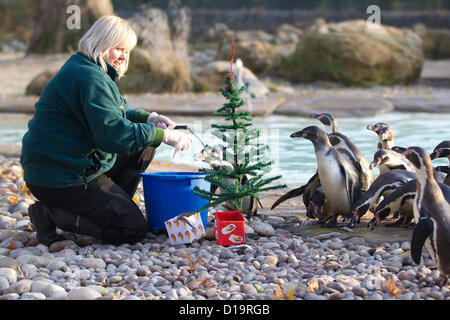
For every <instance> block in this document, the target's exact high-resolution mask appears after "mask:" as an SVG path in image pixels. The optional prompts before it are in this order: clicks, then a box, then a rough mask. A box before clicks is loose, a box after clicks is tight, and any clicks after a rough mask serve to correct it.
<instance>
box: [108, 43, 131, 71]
mask: <svg viewBox="0 0 450 320" xmlns="http://www.w3.org/2000/svg"><path fill="white" fill-rule="evenodd" d="M127 57H128V51H127V50H126V49H125V48H112V49H110V50H109V52H108V54H107V55H106V57H105V59H106V61H108V62H109V63H110V64H111V65H112V66H113V67H114V68H115V69H116V70H119V67H120V66H121V65H122V64H123V63H124V62H125V61H126V60H127Z"/></svg>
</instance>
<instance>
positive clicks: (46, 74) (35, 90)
mask: <svg viewBox="0 0 450 320" xmlns="http://www.w3.org/2000/svg"><path fill="white" fill-rule="evenodd" d="M56 72H58V70H46V71H43V72H41V73H39V74H38V75H37V76H36V77H34V78H33V79H32V80H31V82H30V83H29V84H28V85H27V87H26V89H25V94H26V95H28V96H40V95H41V91H42V90H43V89H44V88H45V86H46V85H47V84H48V83H49V82H50V80H51V79H52V78H53V77H54V76H55V74H56Z"/></svg>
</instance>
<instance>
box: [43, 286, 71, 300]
mask: <svg viewBox="0 0 450 320" xmlns="http://www.w3.org/2000/svg"><path fill="white" fill-rule="evenodd" d="M42 293H43V294H44V295H45V296H46V297H54V298H56V297H62V296H65V294H66V290H64V288H63V287H61V286H59V285H57V284H53V283H49V284H48V285H47V286H45V287H44V288H43V289H42Z"/></svg>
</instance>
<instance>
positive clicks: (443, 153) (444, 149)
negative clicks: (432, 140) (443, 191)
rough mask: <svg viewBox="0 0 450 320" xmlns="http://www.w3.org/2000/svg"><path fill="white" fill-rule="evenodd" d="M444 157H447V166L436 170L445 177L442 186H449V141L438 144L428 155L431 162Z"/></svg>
mask: <svg viewBox="0 0 450 320" xmlns="http://www.w3.org/2000/svg"><path fill="white" fill-rule="evenodd" d="M444 157H447V159H448V162H449V165H448V166H447V167H445V166H438V167H436V170H437V171H439V172H442V173H444V174H446V175H447V176H446V177H445V179H444V184H446V185H448V186H450V140H445V141H442V142H441V143H439V144H438V145H437V146H436V147H435V148H434V150H433V152H432V153H431V154H430V158H431V160H434V159H437V158H444Z"/></svg>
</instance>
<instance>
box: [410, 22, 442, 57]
mask: <svg viewBox="0 0 450 320" xmlns="http://www.w3.org/2000/svg"><path fill="white" fill-rule="evenodd" d="M414 30H415V31H416V32H417V33H418V34H419V35H420V37H421V38H422V43H423V46H422V48H423V54H424V55H425V58H427V59H431V60H439V59H450V30H448V29H432V28H427V27H425V26H424V25H416V26H414Z"/></svg>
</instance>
